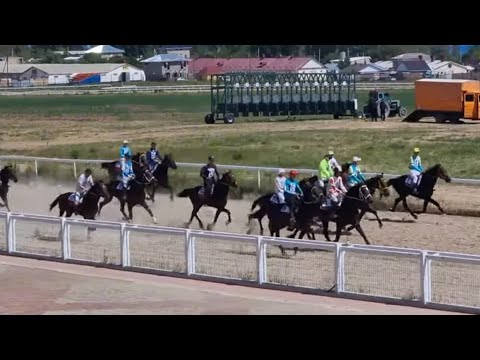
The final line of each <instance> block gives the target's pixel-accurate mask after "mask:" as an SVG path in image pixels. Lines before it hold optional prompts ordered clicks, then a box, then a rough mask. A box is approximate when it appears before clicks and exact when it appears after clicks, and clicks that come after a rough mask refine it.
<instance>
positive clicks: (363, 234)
mask: <svg viewBox="0 0 480 360" xmlns="http://www.w3.org/2000/svg"><path fill="white" fill-rule="evenodd" d="M355 229H357V231H358V232H359V233H360V235H361V236H362V238H363V240H364V241H365V244H367V245H370V241H368V239H367V235H365V232H364V231H363V229H362V227H361V226H360V223H357V225H356V226H355Z"/></svg>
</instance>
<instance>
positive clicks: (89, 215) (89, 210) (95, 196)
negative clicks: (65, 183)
mask: <svg viewBox="0 0 480 360" xmlns="http://www.w3.org/2000/svg"><path fill="white" fill-rule="evenodd" d="M74 196H75V193H73V192H68V193H64V194H61V195H58V196H57V198H56V199H55V200H54V201H53V202H52V203H51V204H50V210H49V211H52V210H53V208H54V207H55V206H57V205H58V208H59V215H58V216H60V217H62V216H63V214H65V216H66V217H67V218H69V217H71V216H72V214H73V213H74V211H75V200H74ZM101 197H103V198H104V199H106V198H108V197H109V194H108V190H107V188H106V186H105V184H104V183H103V181H96V182H94V184H93V186H92V187H91V188H90V189H89V190H88V191H87V193H86V194H85V195H84V197H83V200H82V202H81V203H80V204H79V206H78V214H79V215H81V216H83V218H84V219H85V220H95V215H96V214H97V210H98V200H99V199H100V198H101ZM94 230H95V228H88V236H90V232H91V231H94Z"/></svg>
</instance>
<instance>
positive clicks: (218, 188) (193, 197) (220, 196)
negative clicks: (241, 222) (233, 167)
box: [177, 171, 238, 230]
mask: <svg viewBox="0 0 480 360" xmlns="http://www.w3.org/2000/svg"><path fill="white" fill-rule="evenodd" d="M230 187H233V188H236V187H238V183H237V181H236V180H235V178H234V176H233V175H232V173H231V172H230V171H227V172H226V173H224V174H223V175H222V177H221V179H220V180H219V181H217V183H216V184H215V186H214V188H213V193H212V194H211V195H206V194H204V195H200V191H201V190H203V191H205V188H204V187H203V186H196V187H194V188H189V189H185V190H183V191H182V192H181V193H179V194H178V195H177V196H178V197H182V198H185V197H188V198H190V201H191V202H192V205H193V210H192V215H191V216H190V220H189V222H188V223H187V224H186V226H187V227H188V226H190V224H191V223H192V221H193V218H194V217H195V218H196V219H197V220H198V224H199V226H200V228H202V229H203V223H202V220H200V218H199V217H198V211H199V210H200V209H201V208H202V207H203V206H209V207H213V208H216V209H217V212H216V213H215V218H214V220H213V223H212V224H208V226H207V230H212V229H213V227H214V226H215V224H216V223H217V220H218V217H219V216H220V213H222V212H225V213H226V214H227V216H228V221H227V225H228V224H230V223H231V222H232V218H231V213H230V210H228V209H227V208H225V206H226V205H227V200H228V193H229V191H230Z"/></svg>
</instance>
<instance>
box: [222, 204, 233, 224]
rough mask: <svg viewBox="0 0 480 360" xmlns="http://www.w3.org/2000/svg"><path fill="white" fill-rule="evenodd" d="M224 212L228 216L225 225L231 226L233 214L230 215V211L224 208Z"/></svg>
mask: <svg viewBox="0 0 480 360" xmlns="http://www.w3.org/2000/svg"><path fill="white" fill-rule="evenodd" d="M222 212H224V213H226V214H227V216H228V220H227V222H226V223H225V225H229V224H230V223H231V222H232V214H231V213H230V210H228V209H225V208H223V209H222Z"/></svg>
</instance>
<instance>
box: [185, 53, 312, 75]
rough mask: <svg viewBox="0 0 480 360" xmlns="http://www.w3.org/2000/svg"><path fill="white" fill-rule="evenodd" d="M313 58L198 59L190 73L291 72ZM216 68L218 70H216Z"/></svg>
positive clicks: (193, 63)
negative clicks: (204, 71)
mask: <svg viewBox="0 0 480 360" xmlns="http://www.w3.org/2000/svg"><path fill="white" fill-rule="evenodd" d="M310 60H313V59H312V58H307V57H282V58H232V59H223V58H198V59H195V60H193V61H192V62H191V64H190V71H192V72H194V73H198V72H199V71H200V70H202V69H204V68H206V67H208V68H209V69H210V70H212V71H213V70H215V71H217V72H218V73H226V72H235V71H274V72H289V71H298V70H300V69H302V68H303V67H304V66H305V65H306V64H307V63H308V62H309V61H310ZM215 68H216V69H215Z"/></svg>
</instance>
